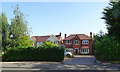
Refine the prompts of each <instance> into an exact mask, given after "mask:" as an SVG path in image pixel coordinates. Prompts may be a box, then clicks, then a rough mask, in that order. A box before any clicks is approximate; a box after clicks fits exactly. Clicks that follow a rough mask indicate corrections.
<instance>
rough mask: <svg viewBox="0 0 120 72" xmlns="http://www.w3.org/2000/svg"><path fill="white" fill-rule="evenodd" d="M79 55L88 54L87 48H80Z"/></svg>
mask: <svg viewBox="0 0 120 72" xmlns="http://www.w3.org/2000/svg"><path fill="white" fill-rule="evenodd" d="M80 53H89V48H81V49H80Z"/></svg>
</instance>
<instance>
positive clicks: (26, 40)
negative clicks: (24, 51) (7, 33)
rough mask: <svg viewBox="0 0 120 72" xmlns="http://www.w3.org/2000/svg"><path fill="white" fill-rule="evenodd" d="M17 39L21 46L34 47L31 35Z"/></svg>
mask: <svg viewBox="0 0 120 72" xmlns="http://www.w3.org/2000/svg"><path fill="white" fill-rule="evenodd" d="M17 41H18V44H19V46H24V47H26V48H27V47H32V45H33V40H30V37H29V36H28V35H26V36H21V37H19V38H18V40H17Z"/></svg>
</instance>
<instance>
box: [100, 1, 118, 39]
mask: <svg viewBox="0 0 120 72" xmlns="http://www.w3.org/2000/svg"><path fill="white" fill-rule="evenodd" d="M109 5H110V6H108V7H106V8H105V9H104V11H103V14H104V16H103V17H102V19H104V20H105V21H106V26H107V29H108V35H110V36H115V37H116V40H120V1H112V2H110V3H109Z"/></svg>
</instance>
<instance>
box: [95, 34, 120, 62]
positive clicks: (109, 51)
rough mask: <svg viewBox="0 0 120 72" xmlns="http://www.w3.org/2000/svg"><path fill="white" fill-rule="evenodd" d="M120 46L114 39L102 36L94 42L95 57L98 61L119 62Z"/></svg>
mask: <svg viewBox="0 0 120 72" xmlns="http://www.w3.org/2000/svg"><path fill="white" fill-rule="evenodd" d="M119 48H120V44H119V43H118V41H116V40H115V37H111V36H103V38H101V40H96V42H95V56H96V58H97V59H98V60H104V61H114V60H120V56H119V55H120V50H119Z"/></svg>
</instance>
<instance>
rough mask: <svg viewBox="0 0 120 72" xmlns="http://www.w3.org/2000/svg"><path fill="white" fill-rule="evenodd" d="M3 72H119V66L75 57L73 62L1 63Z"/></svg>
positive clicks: (91, 57) (90, 58)
mask: <svg viewBox="0 0 120 72" xmlns="http://www.w3.org/2000/svg"><path fill="white" fill-rule="evenodd" d="M1 64H2V67H3V68H2V70H3V71H2V72H37V71H40V72H71V71H72V72H74V71H75V72H79V70H80V71H84V70H85V71H86V70H87V71H88V72H90V71H92V72H94V71H96V70H97V71H98V70H102V71H103V70H107V71H111V70H114V72H117V70H118V67H119V68H120V65H118V64H110V63H101V64H97V63H96V62H95V57H94V56H75V58H73V59H71V60H67V61H64V62H62V63H60V62H1Z"/></svg>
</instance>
